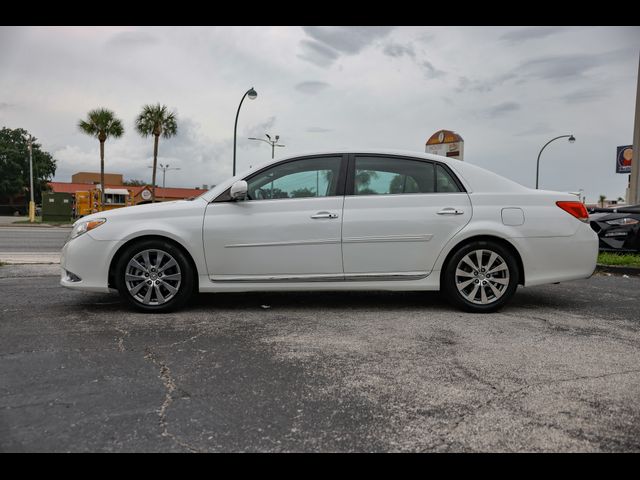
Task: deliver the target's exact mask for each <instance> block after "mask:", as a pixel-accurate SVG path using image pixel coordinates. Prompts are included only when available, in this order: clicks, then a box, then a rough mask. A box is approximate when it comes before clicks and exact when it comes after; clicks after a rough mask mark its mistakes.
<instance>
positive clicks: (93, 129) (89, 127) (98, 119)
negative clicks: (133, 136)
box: [78, 108, 124, 142]
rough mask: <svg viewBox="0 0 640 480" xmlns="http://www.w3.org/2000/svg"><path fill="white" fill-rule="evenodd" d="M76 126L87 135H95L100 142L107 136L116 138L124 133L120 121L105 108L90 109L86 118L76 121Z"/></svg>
mask: <svg viewBox="0 0 640 480" xmlns="http://www.w3.org/2000/svg"><path fill="white" fill-rule="evenodd" d="M78 127H79V128H80V130H81V131H83V132H84V133H86V134H87V135H91V136H92V137H96V138H97V139H98V140H100V142H104V141H105V140H106V139H107V138H109V137H114V138H118V137H121V136H122V135H124V126H123V125H122V121H121V120H120V119H118V118H116V115H115V113H113V112H112V111H111V110H107V109H106V108H96V109H95V110H91V111H90V112H89V113H87V118H86V120H80V121H79V122H78Z"/></svg>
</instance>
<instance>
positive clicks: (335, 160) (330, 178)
mask: <svg viewBox="0 0 640 480" xmlns="http://www.w3.org/2000/svg"><path fill="white" fill-rule="evenodd" d="M341 161H342V158H341V157H317V158H306V159H302V160H294V161H292V162H286V163H283V164H280V165H276V166H274V167H272V168H269V169H267V170H265V171H263V172H260V173H258V174H257V175H255V176H254V177H252V178H250V179H248V180H247V185H248V187H249V188H248V197H249V200H274V199H282V198H309V197H331V196H334V195H336V192H337V191H338V179H339V176H340V164H341Z"/></svg>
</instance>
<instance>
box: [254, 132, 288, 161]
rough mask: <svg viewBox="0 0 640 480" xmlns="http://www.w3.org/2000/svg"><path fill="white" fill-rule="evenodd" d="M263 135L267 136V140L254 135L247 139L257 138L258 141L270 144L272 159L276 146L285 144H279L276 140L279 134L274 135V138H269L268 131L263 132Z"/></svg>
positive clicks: (278, 138)
mask: <svg viewBox="0 0 640 480" xmlns="http://www.w3.org/2000/svg"><path fill="white" fill-rule="evenodd" d="M264 136H265V137H267V138H268V139H269V140H265V139H264V138H255V137H249V140H258V141H260V142H264V143H267V144H269V145H271V159H272V160H273V158H274V156H275V151H276V147H284V146H285V145H280V144H279V143H278V140H280V135H276V139H275V140H271V135H269V134H268V133H265V134H264Z"/></svg>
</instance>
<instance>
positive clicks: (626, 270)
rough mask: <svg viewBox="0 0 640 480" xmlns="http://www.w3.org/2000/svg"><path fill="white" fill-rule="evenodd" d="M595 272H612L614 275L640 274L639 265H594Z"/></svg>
mask: <svg viewBox="0 0 640 480" xmlns="http://www.w3.org/2000/svg"><path fill="white" fill-rule="evenodd" d="M596 272H602V273H613V274H616V275H633V276H640V267H624V266H619V265H601V264H600V263H598V264H597V265H596Z"/></svg>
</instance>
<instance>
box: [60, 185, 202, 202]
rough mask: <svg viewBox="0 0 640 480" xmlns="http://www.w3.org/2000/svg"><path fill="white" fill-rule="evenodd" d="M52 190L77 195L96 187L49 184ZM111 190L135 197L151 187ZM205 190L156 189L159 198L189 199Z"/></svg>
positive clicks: (117, 186) (108, 187)
mask: <svg viewBox="0 0 640 480" xmlns="http://www.w3.org/2000/svg"><path fill="white" fill-rule="evenodd" d="M49 185H50V186H51V189H52V190H53V191H54V192H56V193H61V192H64V193H76V192H82V191H88V190H91V189H93V188H95V185H93V184H90V183H71V182H49ZM110 188H116V189H123V188H126V189H127V190H130V191H132V192H133V195H134V196H137V195H139V194H140V192H141V191H142V190H144V189H145V188H146V189H148V190H151V187H150V186H144V185H143V186H135V187H134V186H126V185H124V186H123V185H107V186H106V189H105V190H108V189H110ZM204 192H205V190H203V189H200V188H162V187H156V197H157V198H163V197H164V198H189V197H193V196H196V195H202V194H203V193H204Z"/></svg>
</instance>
